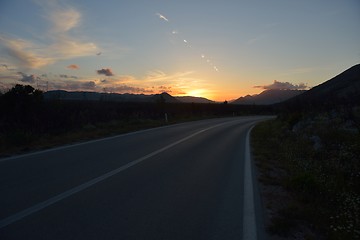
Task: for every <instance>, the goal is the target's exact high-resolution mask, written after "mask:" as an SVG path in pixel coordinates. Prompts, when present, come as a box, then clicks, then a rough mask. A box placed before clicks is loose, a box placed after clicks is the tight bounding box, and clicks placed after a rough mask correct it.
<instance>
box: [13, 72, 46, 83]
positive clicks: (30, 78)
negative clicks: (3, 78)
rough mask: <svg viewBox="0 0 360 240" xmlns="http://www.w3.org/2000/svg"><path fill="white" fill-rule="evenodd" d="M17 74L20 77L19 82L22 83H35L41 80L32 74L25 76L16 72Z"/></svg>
mask: <svg viewBox="0 0 360 240" xmlns="http://www.w3.org/2000/svg"><path fill="white" fill-rule="evenodd" d="M18 74H20V75H21V79H19V81H21V82H24V83H35V81H37V80H41V79H40V77H37V76H35V75H34V74H31V75H27V74H25V73H22V72H18Z"/></svg>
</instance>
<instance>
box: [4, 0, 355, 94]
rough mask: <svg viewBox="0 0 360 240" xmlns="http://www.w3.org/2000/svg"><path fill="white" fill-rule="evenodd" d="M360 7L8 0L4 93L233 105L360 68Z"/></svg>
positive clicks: (350, 1) (252, 1)
mask: <svg viewBox="0 0 360 240" xmlns="http://www.w3.org/2000/svg"><path fill="white" fill-rule="evenodd" d="M359 29H360V1H359V0H342V1H340V0H302V1H297V0H216V1H215V0H131V1H130V0H128V1H123V0H111V1H107V0H103V1H95V0H69V1H60V0H59V1H55V0H54V1H53V0H0V89H2V91H4V90H6V89H8V88H10V87H11V86H13V85H14V84H17V83H19V84H31V85H33V86H34V87H37V88H40V89H42V90H47V89H48V90H54V89H64V90H68V91H98V92H117V93H136V94H139V93H144V94H156V93H159V92H168V93H170V94H171V95H173V96H176V95H192V96H199V97H207V98H209V99H212V100H217V101H224V100H231V99H236V98H238V97H240V96H243V95H246V94H255V93H259V92H261V91H263V90H264V89H269V88H278V87H279V86H282V87H284V86H285V88H292V89H296V88H305V87H306V86H307V87H312V86H316V85H318V84H320V83H322V82H324V81H326V80H328V79H330V78H331V77H333V76H335V75H337V74H339V73H340V72H342V71H344V70H346V69H347V68H349V67H351V66H353V65H355V64H357V63H359V62H360V30H359Z"/></svg>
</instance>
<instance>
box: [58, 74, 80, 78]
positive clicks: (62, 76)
mask: <svg viewBox="0 0 360 240" xmlns="http://www.w3.org/2000/svg"><path fill="white" fill-rule="evenodd" d="M59 77H61V78H72V79H77V78H78V77H76V76H69V75H66V74H60V75H59Z"/></svg>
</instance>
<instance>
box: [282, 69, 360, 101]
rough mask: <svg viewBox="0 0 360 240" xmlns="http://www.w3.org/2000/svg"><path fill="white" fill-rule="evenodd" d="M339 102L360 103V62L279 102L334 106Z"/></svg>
mask: <svg viewBox="0 0 360 240" xmlns="http://www.w3.org/2000/svg"><path fill="white" fill-rule="evenodd" d="M339 104H341V105H359V104H360V64H357V65H355V66H353V67H351V68H349V69H347V70H345V71H344V72H342V73H340V74H339V75H337V76H335V77H333V78H332V79H330V80H328V81H326V82H324V83H322V84H320V85H318V86H316V87H313V88H312V89H310V90H308V91H306V92H304V93H303V94H301V95H298V96H296V97H294V98H291V99H289V100H287V101H285V102H284V103H281V104H279V106H288V107H295V106H296V107H332V106H334V105H339Z"/></svg>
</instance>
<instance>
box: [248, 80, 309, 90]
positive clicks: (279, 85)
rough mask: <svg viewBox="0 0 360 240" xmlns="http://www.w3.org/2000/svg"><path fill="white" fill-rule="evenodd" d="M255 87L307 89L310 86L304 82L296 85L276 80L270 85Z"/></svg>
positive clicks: (266, 88)
mask: <svg viewBox="0 0 360 240" xmlns="http://www.w3.org/2000/svg"><path fill="white" fill-rule="evenodd" d="M254 88H262V89H265V90H305V89H307V88H308V86H307V85H306V84H304V83H300V84H298V85H296V84H292V83H289V82H279V81H276V80H274V82H273V83H272V84H270V85H263V86H254Z"/></svg>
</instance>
